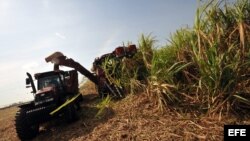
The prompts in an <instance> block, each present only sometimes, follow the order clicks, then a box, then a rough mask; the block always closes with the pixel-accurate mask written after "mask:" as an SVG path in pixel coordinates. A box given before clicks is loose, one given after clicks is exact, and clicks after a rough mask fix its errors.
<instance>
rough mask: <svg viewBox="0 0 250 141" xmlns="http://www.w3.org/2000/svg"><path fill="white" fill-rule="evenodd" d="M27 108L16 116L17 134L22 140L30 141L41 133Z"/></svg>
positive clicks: (20, 110) (22, 109) (21, 109)
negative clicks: (28, 113)
mask: <svg viewBox="0 0 250 141" xmlns="http://www.w3.org/2000/svg"><path fill="white" fill-rule="evenodd" d="M27 111H28V109H27V108H20V109H19V111H18V112H17V113H16V116H15V118H16V119H15V126H16V133H17V135H18V137H19V138H20V139H21V140H30V139H32V138H34V137H35V136H36V135H37V134H38V133H39V124H38V123H35V124H34V122H32V118H30V117H29V116H28V115H27Z"/></svg>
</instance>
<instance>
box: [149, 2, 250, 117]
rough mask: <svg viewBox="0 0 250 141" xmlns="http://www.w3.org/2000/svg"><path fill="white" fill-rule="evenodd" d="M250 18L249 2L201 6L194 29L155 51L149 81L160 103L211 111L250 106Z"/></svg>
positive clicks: (174, 36)
mask: <svg viewBox="0 0 250 141" xmlns="http://www.w3.org/2000/svg"><path fill="white" fill-rule="evenodd" d="M249 19H250V2H249V1H247V0H242V1H237V2H236V3H234V4H231V5H229V4H227V3H226V1H223V0H222V1H210V2H209V3H203V5H201V6H200V7H199V8H198V9H197V13H196V19H195V24H194V26H193V28H186V29H181V30H178V31H176V33H175V34H173V35H172V37H171V39H170V44H169V45H168V46H166V47H163V48H161V49H158V50H156V51H155V52H154V55H153V59H152V64H153V65H152V68H151V82H153V85H152V87H153V89H156V91H158V92H157V93H159V94H157V95H159V96H158V97H159V99H161V101H163V103H162V102H161V103H160V104H164V105H167V104H173V103H178V106H183V107H190V106H191V107H195V108H197V109H202V110H204V111H207V112H208V113H215V112H218V111H221V110H223V109H224V110H230V109H231V110H232V109H236V107H237V108H238V109H239V108H240V107H241V108H242V107H244V108H250V107H249V106H250V93H249V92H250V86H249V85H250V84H249V74H250V69H249V68H250V67H249V66H250V60H249V48H250V40H249V39H250V38H249V35H250V32H249V30H250V21H249ZM156 82H157V85H154V84H155V83H156ZM163 86H166V87H163ZM226 105H229V106H226ZM226 108H227V109H226Z"/></svg>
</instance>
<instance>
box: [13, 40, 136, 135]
mask: <svg viewBox="0 0 250 141" xmlns="http://www.w3.org/2000/svg"><path fill="white" fill-rule="evenodd" d="M135 53H136V47H135V45H130V46H129V47H117V48H116V49H115V51H113V52H112V53H109V54H105V55H103V56H101V57H100V58H97V59H96V60H95V61H94V63H93V68H94V69H93V73H91V72H90V71H88V70H87V69H86V68H84V67H83V66H82V65H80V64H79V63H78V62H76V61H74V60H73V59H71V58H67V57H66V56H64V55H63V54H62V53H61V52H55V53H53V54H52V55H50V56H48V57H46V58H45V61H46V62H51V63H53V64H54V70H53V71H48V72H43V73H36V74H34V78H35V80H36V86H35V83H34V82H35V81H34V80H33V77H32V75H31V74H30V73H27V78H26V87H27V88H29V87H31V88H32V92H31V93H33V96H34V100H32V101H30V102H26V103H23V104H21V105H19V106H18V107H19V110H18V111H17V113H16V116H15V126H16V132H17V135H18V137H19V138H20V139H21V140H29V139H32V138H34V137H35V136H36V135H37V134H38V133H39V125H40V124H42V123H44V122H47V121H49V120H51V119H53V118H55V117H63V118H64V120H65V121H66V122H72V121H74V120H76V119H77V118H78V111H79V110H80V108H81V106H80V102H81V101H82V95H81V94H79V92H78V90H79V88H78V87H79V85H78V72H79V73H81V74H82V75H84V76H86V77H87V78H88V79H89V80H90V81H92V82H93V83H94V84H95V85H96V86H97V88H98V90H99V93H101V94H99V95H100V96H101V97H103V95H102V94H104V93H105V94H107V93H109V94H110V95H112V96H113V97H123V92H122V88H118V87H117V86H115V85H114V84H112V83H111V82H109V81H108V80H107V79H106V78H105V74H104V71H103V69H102V67H101V65H100V64H101V62H103V61H104V60H105V58H107V57H108V58H118V59H121V58H123V57H131V56H133V55H134V54H135ZM59 66H66V67H70V68H73V70H70V71H63V70H60V69H59Z"/></svg>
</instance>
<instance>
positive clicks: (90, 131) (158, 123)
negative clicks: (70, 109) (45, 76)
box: [0, 94, 250, 141]
mask: <svg viewBox="0 0 250 141" xmlns="http://www.w3.org/2000/svg"><path fill="white" fill-rule="evenodd" d="M98 101H99V99H98V97H97V95H94V94H93V95H87V96H85V97H84V101H83V103H82V110H81V112H80V119H79V120H78V121H76V122H74V123H71V124H66V123H64V122H62V121H60V120H54V121H50V122H49V123H46V124H43V125H42V126H41V127H40V133H39V135H38V136H37V137H36V138H35V139H34V141H45V140H50V141H58V140H61V141H68V140H69V141H82V140H87V141H99V140H102V141H106V140H107V141H111V140H112V141H113V140H114V141H141V140H144V141H157V140H159V141H164V140H165V141H169V140H223V126H224V124H250V120H246V119H238V118H236V117H232V116H230V117H229V116H224V117H219V116H214V117H195V116H193V115H191V114H184V115H183V114H182V115H180V114H178V113H177V112H174V110H170V109H169V110H168V111H167V112H166V113H165V114H160V113H159V112H157V111H156V107H155V106H154V105H153V104H152V103H151V102H149V100H148V99H147V98H146V95H144V94H140V95H129V96H128V97H126V98H125V99H123V100H120V101H116V102H112V103H110V104H109V105H107V106H106V108H104V112H103V114H102V115H100V116H96V115H97V113H98V111H99V109H98V108H97V107H96V106H95V105H96V103H97V102H98ZM16 111H17V107H11V108H7V109H1V110H0V141H17V140H19V139H18V138H17V135H16V133H15V127H14V115H15V113H16ZM219 119H220V120H219Z"/></svg>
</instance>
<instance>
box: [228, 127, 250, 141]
mask: <svg viewBox="0 0 250 141" xmlns="http://www.w3.org/2000/svg"><path fill="white" fill-rule="evenodd" d="M232 139H233V140H236V139H239V140H240V141H250V125H224V140H225V141H231V140H232Z"/></svg>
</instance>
